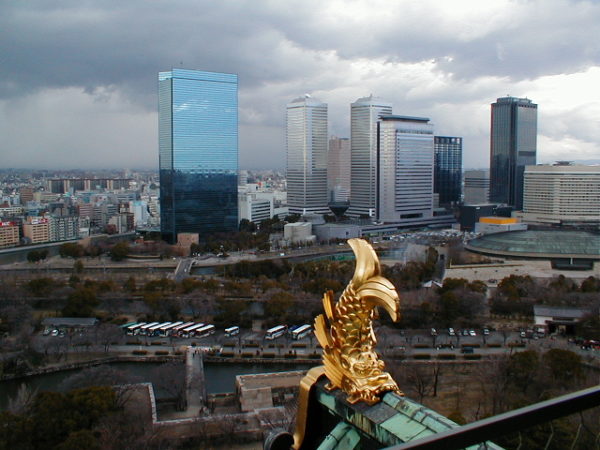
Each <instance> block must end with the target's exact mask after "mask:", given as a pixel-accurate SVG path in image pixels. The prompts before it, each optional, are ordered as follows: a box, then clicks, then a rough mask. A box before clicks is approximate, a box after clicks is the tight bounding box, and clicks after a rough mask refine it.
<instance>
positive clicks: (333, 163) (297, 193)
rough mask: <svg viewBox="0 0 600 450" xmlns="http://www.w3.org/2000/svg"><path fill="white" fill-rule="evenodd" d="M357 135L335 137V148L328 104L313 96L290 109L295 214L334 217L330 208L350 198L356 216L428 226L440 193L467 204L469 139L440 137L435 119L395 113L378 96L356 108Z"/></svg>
mask: <svg viewBox="0 0 600 450" xmlns="http://www.w3.org/2000/svg"><path fill="white" fill-rule="evenodd" d="M350 130H351V131H350V135H351V136H350V140H349V141H348V139H340V138H337V137H336V138H332V139H330V141H329V148H327V145H326V136H327V105H326V104H324V103H322V102H320V101H318V100H316V99H314V98H311V97H310V96H304V97H300V98H297V99H295V100H293V101H292V102H290V103H289V104H288V105H287V145H286V150H287V189H288V205H289V208H290V212H291V213H298V214H306V213H327V212H328V204H330V203H332V202H333V203H339V202H344V201H346V200H349V209H348V211H347V214H348V215H349V216H351V217H356V218H368V219H370V220H372V221H381V222H392V223H394V222H396V223H401V222H403V221H413V222H414V221H423V223H426V222H427V220H430V219H431V218H432V217H433V210H434V192H439V193H440V197H441V198H443V201H444V203H447V204H450V203H453V202H458V201H460V197H461V167H462V138H460V137H445V136H444V137H435V136H434V130H433V124H431V123H430V121H429V119H427V118H422V117H411V116H399V115H393V114H392V104H391V103H389V102H387V101H385V100H382V99H380V98H377V97H374V96H373V95H370V96H368V97H363V98H359V99H358V100H356V101H355V102H354V103H352V104H351V105H350ZM328 152H329V156H328V157H327V154H328ZM327 160H329V164H326V165H325V166H323V164H322V163H323V161H327ZM436 162H438V166H439V170H438V169H435V170H436V171H437V172H436V175H437V177H434V166H435V163H436ZM328 171H329V173H328ZM434 178H435V179H436V184H435V187H434ZM327 179H329V183H328V185H327V184H326V183H325V182H324V180H327ZM348 191H349V192H348ZM348 194H349V195H348Z"/></svg>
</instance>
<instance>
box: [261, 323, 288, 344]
mask: <svg viewBox="0 0 600 450" xmlns="http://www.w3.org/2000/svg"><path fill="white" fill-rule="evenodd" d="M285 330H287V327H286V326H285V325H278V326H276V327H273V328H269V329H268V330H267V333H266V334H265V339H268V340H269V341H272V340H273V339H277V338H278V337H281V336H283V335H284V334H285Z"/></svg>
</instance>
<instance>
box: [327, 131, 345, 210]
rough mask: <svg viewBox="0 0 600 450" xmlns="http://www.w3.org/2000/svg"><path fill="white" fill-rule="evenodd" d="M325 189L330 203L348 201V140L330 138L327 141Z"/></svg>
mask: <svg viewBox="0 0 600 450" xmlns="http://www.w3.org/2000/svg"><path fill="white" fill-rule="evenodd" d="M328 159H329V164H328V165H327V186H328V187H327V189H328V190H329V201H330V202H342V203H343V202H347V201H348V200H350V139H348V138H338V137H336V136H332V137H331V138H330V139H329V158H328Z"/></svg>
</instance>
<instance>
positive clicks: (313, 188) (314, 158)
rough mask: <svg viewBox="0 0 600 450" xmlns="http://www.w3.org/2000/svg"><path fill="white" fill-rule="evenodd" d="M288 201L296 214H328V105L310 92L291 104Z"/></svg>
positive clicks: (289, 108) (288, 122)
mask: <svg viewBox="0 0 600 450" xmlns="http://www.w3.org/2000/svg"><path fill="white" fill-rule="evenodd" d="M286 149H287V202H288V207H289V212H290V213H292V214H310V213H316V214H326V213H328V212H329V209H328V207H327V203H328V202H327V104H326V103H321V102H320V101H319V100H317V99H315V98H312V97H310V96H309V95H308V94H307V95H304V96H302V97H299V98H296V99H294V100H292V101H291V102H290V103H288V105H287V136H286Z"/></svg>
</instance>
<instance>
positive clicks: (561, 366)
mask: <svg viewBox="0 0 600 450" xmlns="http://www.w3.org/2000/svg"><path fill="white" fill-rule="evenodd" d="M542 361H543V363H544V365H545V367H546V368H547V370H548V375H549V377H550V379H551V380H553V381H555V382H556V383H557V384H558V385H559V386H560V387H562V388H567V387H568V386H569V385H570V384H571V383H573V381H577V380H580V379H582V378H583V370H582V368H581V356H579V355H578V354H577V353H574V352H572V351H569V350H563V349H560V348H553V349H551V350H548V351H547V352H546V353H544V356H543V357H542Z"/></svg>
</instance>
